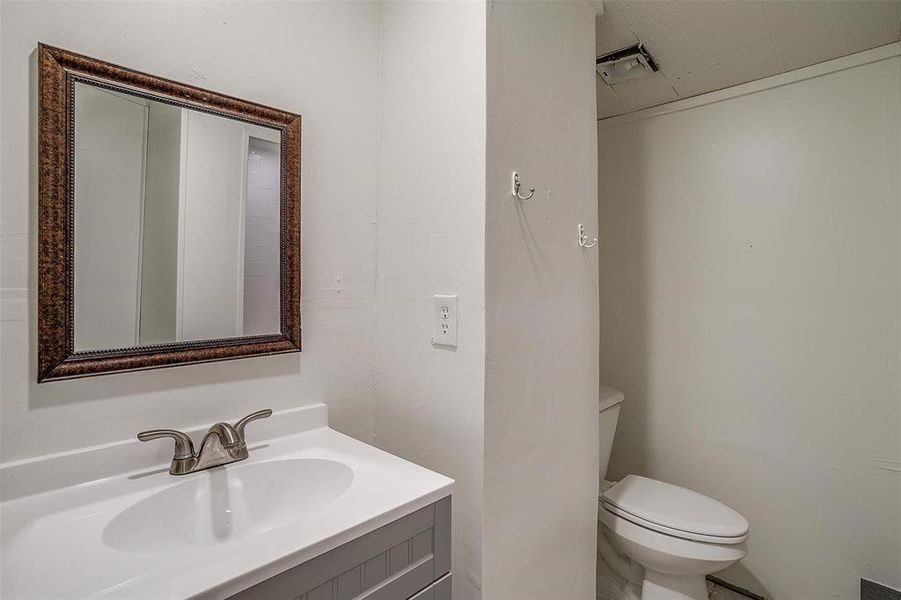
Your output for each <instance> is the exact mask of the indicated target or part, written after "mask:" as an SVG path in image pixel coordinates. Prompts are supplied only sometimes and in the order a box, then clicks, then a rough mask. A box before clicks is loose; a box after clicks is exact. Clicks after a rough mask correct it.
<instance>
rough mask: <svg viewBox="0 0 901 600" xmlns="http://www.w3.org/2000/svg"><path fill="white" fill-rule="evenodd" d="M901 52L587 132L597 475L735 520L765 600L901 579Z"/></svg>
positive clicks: (738, 576) (751, 584)
mask: <svg viewBox="0 0 901 600" xmlns="http://www.w3.org/2000/svg"><path fill="white" fill-rule="evenodd" d="M898 52H899V47H898V46H897V45H892V46H890V47H884V48H881V49H877V50H873V51H869V52H867V53H863V54H862V55H859V56H858V57H856V58H853V59H839V60H837V61H833V62H832V63H824V64H823V65H819V66H816V67H810V68H809V69H805V70H802V71H800V72H796V73H794V74H788V75H783V76H777V77H774V78H771V79H769V80H764V81H761V82H757V83H753V84H748V85H747V86H741V87H739V88H736V89H734V90H729V91H726V92H722V93H714V94H711V95H709V96H707V97H701V98H699V99H695V100H689V101H685V103H676V104H674V105H671V106H670V107H663V109H661V110H654V109H651V110H650V112H646V113H638V114H637V115H633V116H630V115H626V116H625V117H619V118H617V119H613V120H608V121H601V122H600V124H599V147H600V182H601V184H600V222H601V236H600V237H601V265H600V273H601V379H602V381H604V382H605V383H607V384H609V385H612V386H615V387H618V388H621V389H622V390H624V391H625V394H626V401H625V404H624V405H623V410H622V416H621V418H620V425H619V430H618V431H617V434H616V440H615V443H614V451H613V460H612V465H611V471H610V475H612V476H613V477H616V478H619V477H622V476H623V475H625V474H627V473H639V474H644V475H649V476H651V477H656V478H658V479H662V480H665V481H671V482H673V483H677V484H681V485H685V486H687V487H690V488H694V489H697V490H698V491H700V492H703V493H706V494H709V495H712V496H714V497H716V498H719V499H721V500H723V501H724V502H726V503H727V504H729V505H730V506H732V507H734V508H735V509H737V510H738V511H739V512H741V513H742V514H744V515H745V516H746V517H747V518H748V520H749V521H750V523H751V537H750V541H749V543H748V547H749V554H748V556H747V558H746V559H745V560H744V561H743V562H742V563H740V564H739V565H738V566H736V567H733V568H732V569H730V570H728V571H726V572H725V573H724V574H723V577H725V578H726V579H729V580H732V581H735V582H736V583H739V584H741V585H744V586H746V587H748V588H750V589H751V590H753V591H756V592H758V593H763V594H765V595H766V596H767V597H768V598H774V599H781V598H792V599H801V598H842V599H844V598H856V597H857V594H858V585H859V577H861V576H867V577H871V578H873V579H876V580H881V581H885V582H886V583H894V584H896V585H897V584H898V583H901V582H899V581H898V580H897V577H898V576H899V574H901V495H899V488H901V448H899V433H901V417H899V405H901V394H899V371H901V368H899V367H901V364H899V327H901V323H899V314H901V311H899V308H901V306H899V280H901V273H899V256H901V247H899V239H901V238H899V233H901V222H899V217H901V211H899V193H901V186H899V159H901V154H899V134H901V96H899V91H901V80H899V75H901V61H899V58H898V57H897V54H898ZM886 57H888V58H886ZM880 58H884V60H878V61H877V62H872V63H869V64H860V63H866V62H867V61H870V60H876V59H880ZM855 63H856V64H858V65H859V66H853V65H854V64H855ZM849 67H850V68H849ZM842 69H844V70H842ZM830 71H832V72H830ZM824 73H826V74H824ZM817 74H820V75H821V76H818V77H813V78H807V77H810V76H813V75H817ZM893 579H894V581H892V580H893Z"/></svg>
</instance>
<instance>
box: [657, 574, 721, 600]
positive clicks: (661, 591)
mask: <svg viewBox="0 0 901 600" xmlns="http://www.w3.org/2000/svg"><path fill="white" fill-rule="evenodd" d="M707 597H708V596H707V580H706V579H705V577H704V576H703V575H667V574H665V573H657V572H655V571H651V570H650V569H647V568H646V569H645V571H644V582H643V583H642V584H641V600H707Z"/></svg>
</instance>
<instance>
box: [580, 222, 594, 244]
mask: <svg viewBox="0 0 901 600" xmlns="http://www.w3.org/2000/svg"><path fill="white" fill-rule="evenodd" d="M579 245H580V246H582V247H583V248H594V247H595V246H597V245H598V238H592V239H591V241H588V236H587V235H585V226H584V225H582V224H581V223H579Z"/></svg>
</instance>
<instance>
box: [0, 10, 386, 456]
mask: <svg viewBox="0 0 901 600" xmlns="http://www.w3.org/2000/svg"><path fill="white" fill-rule="evenodd" d="M0 11H2V12H0V20H2V30H0V34H2V35H0V44H2V45H0V51H2V57H0V61H2V62H0V67H2V75H0V77H2V79H0V88H2V90H0V102H2V109H0V110H2V112H0V128H2V140H3V143H2V161H0V162H2V167H0V168H2V172H0V173H2V184H0V254H2V256H0V270H2V272H0V319H2V321H0V337H2V340H0V353H2V359H0V396H2V398H0V419H2V429H0V434H2V447H0V448H2V456H3V458H4V459H5V460H10V459H15V458H24V457H27V456H33V455H36V454H42V453H46V452H55V451H61V450H66V449H69V448H75V447H80V446H85V445H91V444H98V443H102V442H108V441H112V440H116V439H124V438H128V437H131V436H132V435H134V434H135V432H137V431H139V430H141V429H147V428H153V427H183V426H187V425H191V424H208V423H212V422H215V421H217V420H221V419H226V418H235V417H238V416H241V415H242V414H245V413H247V412H250V411H251V410H255V409H258V408H261V407H263V406H270V407H272V408H274V409H278V408H286V407H291V406H298V405H302V404H306V403H311V402H318V401H327V402H328V405H329V410H330V419H331V422H332V423H333V424H334V425H335V426H336V427H337V428H338V429H340V430H342V431H345V432H347V433H349V434H351V435H354V436H355V437H358V438H360V439H364V440H371V439H372V436H373V405H372V392H371V386H372V363H373V341H374V293H375V283H374V277H375V226H374V223H373V222H374V219H375V210H376V188H377V183H378V181H377V156H376V146H377V130H378V111H377V106H376V103H374V102H364V101H361V98H373V97H375V96H376V95H377V87H378V77H379V12H380V9H379V5H378V4H376V3H343V2H332V3H329V2H294V3H282V2H273V3H268V2H254V3H219V2H212V3H202V2H191V3H175V4H173V3H131V2H129V3H109V2H100V3H91V2H77V3H49V2H22V3H16V2H3V3H2V5H0ZM38 41H44V42H47V43H50V44H54V45H57V46H61V47H63V48H69V49H71V50H74V51H78V52H82V53H84V54H87V55H89V56H96V57H99V58H103V59H106V60H109V61H111V62H114V63H118V64H122V65H126V66H130V67H133V68H136V69H139V70H142V71H146V72H149V73H154V74H157V75H161V76H163V77H168V78H170V79H175V80H179V81H185V82H189V83H194V84H197V85H200V86H203V87H207V88H210V89H213V90H217V91H220V92H224V93H226V94H230V95H233V96H237V97H240V98H247V99H250V100H255V101H258V102H262V103H264V104H269V105H272V106H276V107H279V108H283V109H286V110H291V111H294V112H298V113H301V114H302V115H303V116H304V128H303V166H302V170H303V179H302V184H303V200H302V201H303V217H304V218H303V248H304V254H303V266H302V269H303V334H304V352H303V353H302V354H293V355H286V356H278V357H266V358H257V359H244V360H238V361H230V362H220V363H212V364H206V365H193V366H189V367H179V368H172V369H161V370H157V371H151V372H143V373H129V374H123V375H109V376H104V377H93V378H89V379H84V380H80V381H69V382H59V383H47V384H41V385H37V384H35V382H34V381H35V380H34V360H35V350H34V348H35V346H34V328H33V326H32V325H31V323H34V321H35V319H34V308H33V307H34V302H35V287H34V283H33V280H32V281H31V282H30V281H29V276H30V275H29V273H30V271H33V270H34V260H35V254H34V250H33V248H34V244H35V242H36V237H35V235H34V233H33V232H34V225H33V224H34V220H33V219H34V213H33V212H32V210H31V209H33V207H34V206H35V194H36V186H35V185H34V183H33V177H34V170H33V167H32V165H33V163H34V152H36V149H35V146H34V140H33V138H31V137H30V135H31V134H30V127H31V123H32V122H33V121H32V120H33V119H34V117H35V114H34V107H35V106H36V99H35V97H34V96H30V95H29V89H30V87H31V86H30V85H29V84H30V82H31V81H32V79H31V77H30V73H29V70H30V65H31V62H30V61H31V55H32V53H33V52H34V50H35V48H36V45H37V43H38ZM323 57H326V58H327V60H324V58H323ZM31 93H32V94H34V91H33V90H32V92H31ZM29 300H30V302H31V304H30V305H29Z"/></svg>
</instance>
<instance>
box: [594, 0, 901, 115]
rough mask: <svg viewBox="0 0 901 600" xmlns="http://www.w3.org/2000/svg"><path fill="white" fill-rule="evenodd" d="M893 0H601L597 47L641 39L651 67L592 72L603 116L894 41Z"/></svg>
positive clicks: (900, 12) (897, 14)
mask: <svg viewBox="0 0 901 600" xmlns="http://www.w3.org/2000/svg"><path fill="white" fill-rule="evenodd" d="M899 27H901V0H881V1H876V0H606V1H605V2H604V12H603V14H601V15H600V16H599V17H598V19H597V24H596V29H597V51H598V52H597V54H598V55H601V54H606V53H608V52H612V51H614V50H618V49H620V48H624V47H626V46H631V45H633V44H635V42H636V41H639V40H640V41H642V42H644V44H645V47H646V48H647V49H648V50H649V51H650V53H651V55H652V56H653V57H654V58H655V59H656V60H657V64H658V65H659V66H660V71H659V72H657V73H655V74H654V75H653V76H651V77H648V78H646V79H639V80H633V81H626V82H623V83H620V84H617V85H616V86H613V87H611V86H609V85H607V84H606V83H604V80H603V79H601V77H600V76H597V90H598V118H599V119H603V118H606V117H611V116H614V115H619V114H622V113H627V112H632V111H635V110H640V109H642V108H647V107H649V106H656V105H658V104H664V103H666V102H671V101H673V100H678V99H680V98H687V97H689V96H695V95H697V94H703V93H705V92H711V91H714V90H719V89H722V88H726V87H729V86H732V85H737V84H740V83H747V82H749V81H754V80H755V79H760V78H762V77H768V76H770V75H777V74H779V73H784V72H786V71H791V70H793V69H798V68H801V67H806V66H809V65H812V64H815V63H819V62H823V61H825V60H830V59H833V58H837V57H839V56H845V55H848V54H853V53H855V52H860V51H862V50H867V49H869V48H875V47H876V46H882V45H884V44H889V43H891V42H895V41H898V39H899Z"/></svg>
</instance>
